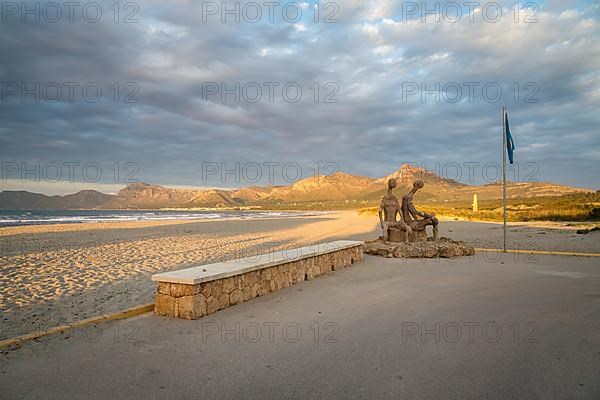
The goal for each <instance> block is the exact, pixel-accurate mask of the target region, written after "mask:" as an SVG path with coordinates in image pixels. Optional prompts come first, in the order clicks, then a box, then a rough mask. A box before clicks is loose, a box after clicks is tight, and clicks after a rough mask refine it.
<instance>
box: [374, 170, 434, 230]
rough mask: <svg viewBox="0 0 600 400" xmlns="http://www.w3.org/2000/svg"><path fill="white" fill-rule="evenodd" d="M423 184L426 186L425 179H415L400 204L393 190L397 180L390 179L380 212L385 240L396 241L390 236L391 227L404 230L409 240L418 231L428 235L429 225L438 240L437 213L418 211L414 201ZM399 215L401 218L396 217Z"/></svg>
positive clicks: (380, 221)
mask: <svg viewBox="0 0 600 400" xmlns="http://www.w3.org/2000/svg"><path fill="white" fill-rule="evenodd" d="M423 186H425V184H424V183H423V181H421V180H416V181H414V183H413V187H412V189H411V191H410V192H408V193H407V194H405V195H404V196H402V205H400V202H399V201H398V199H397V198H396V196H395V195H394V193H393V192H392V191H393V189H394V188H395V187H396V180H395V179H393V178H392V179H390V180H388V191H387V194H386V195H385V196H383V198H382V199H381V205H380V206H379V213H378V214H379V223H380V225H381V229H382V230H383V240H384V241H385V242H387V241H394V240H391V239H390V237H389V231H390V228H391V229H399V230H400V231H402V232H404V240H405V241H406V242H409V241H411V238H413V239H414V238H415V237H416V235H414V233H417V232H423V234H424V235H425V237H426V234H425V229H426V227H427V226H428V225H432V226H433V240H438V220H437V218H436V217H435V215H434V214H428V213H425V212H422V211H418V210H417V209H416V208H415V205H414V203H413V198H414V195H415V193H417V191H418V190H419V189H421V188H423ZM397 215H400V220H397V219H396V216H397Z"/></svg>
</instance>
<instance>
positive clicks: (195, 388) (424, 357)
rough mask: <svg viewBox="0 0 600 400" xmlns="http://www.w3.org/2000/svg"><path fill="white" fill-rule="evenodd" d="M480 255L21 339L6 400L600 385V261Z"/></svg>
mask: <svg viewBox="0 0 600 400" xmlns="http://www.w3.org/2000/svg"><path fill="white" fill-rule="evenodd" d="M486 257H487V258H484V257H483V255H477V256H475V257H474V258H463V259H460V260H427V261H421V260H411V261H407V260H398V259H383V258H376V257H370V256H368V257H366V259H365V261H363V262H361V263H357V264H355V265H354V266H352V267H351V268H347V269H344V270H341V271H337V272H335V273H334V274H332V275H329V276H325V277H321V278H318V279H316V280H313V281H309V282H304V283H301V284H299V285H296V286H293V287H291V288H288V289H285V290H282V291H280V292H277V293H273V294H270V295H268V296H265V297H262V298H258V299H255V300H252V301H250V302H248V303H243V304H241V305H238V306H235V307H231V308H228V309H226V310H224V311H220V312H218V313H216V314H213V315H210V316H208V317H205V318H202V319H200V320H196V321H183V320H173V319H166V318H160V317H157V316H154V315H152V314H147V315H143V316H140V317H137V318H132V319H129V320H123V321H119V322H112V323H106V324H101V325H98V326H97V327H94V326H92V327H88V328H87V329H86V330H84V331H81V330H79V331H76V332H74V333H70V334H68V338H66V337H64V335H63V337H52V338H50V339H45V340H44V342H43V343H29V344H26V345H24V346H23V347H22V348H20V349H16V350H11V351H8V352H7V353H5V354H0V388H1V389H0V399H11V400H16V399H42V398H43V399H47V400H50V399H80V398H85V399H102V400H109V399H111V400H112V399H144V400H146V399H178V400H179V399H281V398H288V399H290V398H292V399H311V398H323V399H334V398H340V399H342V398H343V399H361V398H365V399H399V398H403V399H461V400H463V399H481V398H486V399H508V398H510V399H566V398H570V399H598V398H600V265H599V263H598V259H597V258H586V257H567V256H545V255H535V256H532V257H531V256H530V257H529V258H527V259H525V257H524V256H523V255H515V254H510V255H506V256H504V259H503V261H502V262H503V263H501V262H500V261H499V260H494V259H493V257H494V256H493V255H486ZM516 258H517V259H516ZM48 340H49V342H48Z"/></svg>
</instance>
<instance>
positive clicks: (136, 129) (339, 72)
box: [0, 1, 600, 188]
mask: <svg viewBox="0 0 600 400" xmlns="http://www.w3.org/2000/svg"><path fill="white" fill-rule="evenodd" d="M218 3H220V2H218ZM81 4H85V3H83V2H82V3H81ZM99 4H101V6H102V9H103V11H104V14H103V17H102V18H101V20H100V21H98V22H97V23H89V22H86V21H85V20H83V19H82V18H81V16H80V15H79V14H76V16H77V18H76V20H75V21H74V22H73V23H71V22H68V21H60V22H58V23H44V22H42V23H33V22H31V21H29V22H27V23H22V22H20V21H19V20H18V17H17V18H16V17H9V18H8V19H7V22H3V23H2V24H1V25H0V29H1V32H2V34H1V35H0V50H1V53H2V55H3V57H2V58H1V59H0V78H1V80H2V82H3V83H7V82H8V83H10V82H16V83H19V84H20V83H25V84H26V85H28V86H27V87H29V88H30V87H33V85H34V83H35V82H40V83H41V84H42V85H44V83H47V82H58V83H62V82H79V83H81V86H83V85H84V84H85V83H87V82H96V83H97V84H98V85H99V86H100V87H101V88H102V90H103V95H102V97H101V98H100V100H99V101H98V102H96V103H92V102H89V101H86V100H85V99H84V98H82V96H81V92H80V91H79V93H78V92H77V90H76V92H75V93H76V98H75V101H73V102H69V101H59V102H57V103H50V102H48V101H44V100H43V99H42V101H40V102H39V103H36V102H35V101H33V100H32V96H29V97H27V98H26V99H25V101H24V102H22V101H21V99H20V97H19V95H16V96H12V97H10V98H9V99H8V100H7V101H4V102H2V103H1V104H0V118H1V120H2V126H1V127H0V160H2V161H16V162H19V163H21V162H26V163H34V162H41V163H44V162H46V163H47V162H53V161H54V162H63V161H78V162H81V163H85V162H88V161H93V162H99V163H102V165H110V164H111V163H113V162H119V163H121V164H123V163H126V162H129V161H132V162H135V163H136V164H137V165H139V168H140V170H139V172H138V174H137V178H139V179H141V180H145V181H148V182H152V183H162V184H173V185H202V186H207V185H214V186H240V185H244V184H245V182H237V181H234V180H229V181H225V182H222V181H221V180H220V179H216V180H211V181H202V180H201V179H200V174H201V169H202V163H203V162H216V163H222V162H224V163H227V164H228V165H229V166H232V165H233V164H234V163H236V162H239V163H242V164H243V163H247V162H253V161H254V162H258V163H262V162H269V161H274V162H279V163H281V164H285V163H289V162H297V163H299V164H301V165H302V166H303V167H304V170H303V172H305V175H306V174H310V173H312V171H311V170H309V168H308V167H307V166H309V165H311V164H313V163H315V162H318V163H322V164H324V163H329V162H332V163H335V164H337V165H338V166H339V168H340V169H341V170H342V171H346V172H350V173H354V174H360V175H369V176H382V175H385V174H387V173H389V172H391V171H392V170H394V169H396V168H398V166H399V164H400V163H401V162H403V161H408V162H414V163H417V164H421V163H425V166H426V167H429V168H431V169H433V168H435V163H440V165H444V164H445V163H450V162H456V163H459V164H462V163H463V162H471V161H472V162H479V163H480V164H481V165H483V164H485V163H487V162H498V161H500V157H501V155H500V151H499V150H500V149H499V141H500V139H501V136H500V129H501V127H500V118H499V114H500V107H501V105H503V104H506V105H508V107H509V111H510V117H511V122H512V129H513V134H514V136H515V140H516V141H517V152H516V158H517V160H518V161H519V162H520V163H522V164H525V163H527V162H533V163H536V165H537V166H538V167H539V172H538V173H537V175H536V178H537V179H539V180H544V181H559V182H561V183H565V184H571V185H580V186H586V187H592V188H593V187H596V186H597V183H598V181H597V176H598V174H599V173H600V171H599V167H598V165H599V161H600V135H599V132H598V128H597V127H598V126H600V115H598V112H597V110H598V109H600V107H599V106H600V77H599V75H598V71H599V70H600V44H599V43H600V41H599V40H598V39H599V27H598V7H597V6H595V5H593V4H587V3H581V2H574V3H573V4H569V5H567V6H564V7H562V8H561V7H560V6H558V5H557V4H556V3H554V2H550V3H545V4H541V8H540V11H539V13H538V14H537V15H536V17H537V18H538V19H539V22H538V23H535V24H523V23H515V22H514V21H513V19H512V15H511V14H507V17H506V18H503V19H502V20H501V21H499V22H497V23H490V22H486V21H484V20H483V19H482V18H481V14H480V11H478V10H476V11H475V15H474V17H476V18H475V22H474V23H471V22H469V21H468V18H467V17H466V16H465V17H464V18H463V19H461V20H460V21H459V22H458V23H453V24H451V23H444V22H443V21H442V22H441V23H434V22H431V21H430V22H428V23H421V22H420V20H418V19H416V20H415V19H413V20H409V21H407V22H403V21H402V18H401V15H400V14H401V11H402V8H401V3H398V2H393V1H373V2H369V1H366V2H365V1H345V2H339V3H338V4H339V12H338V14H337V18H338V19H339V23H334V24H324V23H314V22H313V21H312V20H311V18H312V14H310V13H309V12H308V10H307V9H306V8H305V9H304V10H305V14H304V15H305V16H304V18H303V19H302V20H301V21H299V22H298V23H295V24H293V23H289V22H286V21H284V20H282V19H281V17H280V16H278V17H277V22H276V23H269V22H268V21H267V20H266V19H263V20H262V21H260V22H258V23H247V22H241V23H232V22H230V23H221V22H220V21H219V18H218V16H217V17H213V18H209V19H208V22H207V23H204V22H203V19H202V5H201V3H200V2H195V3H194V2H170V3H167V4H165V3H163V2H154V1H144V2H137V4H138V5H139V11H138V12H137V13H136V15H135V16H134V17H135V18H137V19H138V20H139V22H137V23H130V24H124V23H122V22H119V23H115V22H114V21H113V14H112V12H111V11H110V9H109V7H110V5H111V4H112V2H106V3H105V2H101V3H99ZM123 4H124V3H123ZM123 4H120V6H121V7H123ZM503 4H504V3H503ZM510 5H512V3H511V4H509V3H508V2H507V3H506V4H505V6H507V7H508V6H510ZM304 7H306V6H304ZM505 12H506V13H510V12H511V11H509V10H508V8H506V9H505ZM478 13H479V14H478ZM126 14H127V13H126V12H125V11H124V10H121V14H120V16H119V18H120V19H121V20H122V19H123V18H124V15H126ZM276 15H277V14H276ZM115 82H117V83H118V86H119V95H120V98H119V101H118V102H115V101H114V98H113V95H114V91H113V90H111V89H110V88H111V87H112V85H114V83H115ZM129 82H133V83H134V85H135V88H136V89H137V90H136V91H135V93H134V91H133V90H132V87H128V88H125V85H126V84H127V83H129ZM209 82H215V83H218V84H220V83H222V82H226V84H227V87H228V88H232V87H234V84H235V82H240V83H241V85H242V86H243V85H244V84H246V83H249V82H257V83H258V84H259V85H261V86H262V84H263V83H264V82H278V83H280V86H279V87H278V88H276V90H275V98H274V101H273V102H269V101H268V99H267V98H268V93H267V89H266V88H265V87H264V86H263V95H262V98H261V100H260V101H258V102H256V103H252V102H249V101H244V99H243V98H242V99H241V101H240V102H235V101H234V100H233V96H229V97H227V99H226V101H225V102H222V101H221V99H220V97H219V95H212V96H211V95H208V94H207V83H209ZM289 82H297V83H298V84H299V85H300V87H301V88H302V90H303V94H302V99H301V100H300V101H299V102H297V103H291V102H287V101H285V100H284V99H283V97H282V93H281V87H282V86H283V85H284V84H286V83H289ZM314 82H318V83H319V101H318V102H315V101H314V100H313V95H314V91H313V90H311V89H310V87H311V85H312V84H313V83H314ZM328 82H334V83H335V85H336V86H335V88H337V91H336V92H335V95H334V96H333V98H334V99H337V100H338V102H337V103H324V102H323V100H324V96H325V95H327V94H328V93H329V94H331V93H333V91H332V90H331V87H330V88H329V89H330V90H327V89H326V88H325V87H324V85H325V84H326V83H328ZM452 82H455V83H456V84H458V85H459V86H462V85H463V84H464V83H465V82H477V83H478V85H479V86H477V88H476V89H475V92H474V97H473V99H469V98H468V95H469V94H468V89H467V88H466V87H464V86H462V90H463V93H462V96H461V97H460V99H459V101H457V102H455V103H453V102H449V101H446V100H445V97H443V96H446V93H441V94H438V97H440V101H439V102H437V101H436V98H435V96H434V95H428V96H426V98H425V101H422V100H421V93H420V90H419V92H418V93H417V94H415V95H412V96H408V97H407V98H403V91H405V90H406V88H407V86H406V85H407V84H409V85H410V84H413V83H416V84H417V85H420V84H425V85H426V87H427V88H428V89H434V88H435V84H436V83H439V84H440V87H443V86H444V85H446V84H448V83H452ZM490 83H493V84H497V85H499V86H500V87H501V88H502V91H503V93H502V94H503V96H502V98H501V99H499V100H498V102H492V101H490V100H489V99H487V100H486V98H484V94H483V93H482V90H481V89H482V87H483V86H484V85H485V84H490ZM515 84H516V86H515ZM81 86H80V87H81ZM515 88H518V90H519V98H518V99H517V100H515V98H514V95H515ZM128 94H129V95H130V96H131V97H132V98H133V99H134V100H136V101H137V102H133V103H129V102H124V96H126V95H128ZM454 95H455V94H454V93H449V94H447V97H453V96H454ZM527 95H529V96H530V97H529V100H531V99H534V100H537V102H531V103H528V102H524V100H525V99H526V96H527ZM277 183H286V182H285V181H284V180H281V179H278V181H277ZM478 183H481V174H479V179H478Z"/></svg>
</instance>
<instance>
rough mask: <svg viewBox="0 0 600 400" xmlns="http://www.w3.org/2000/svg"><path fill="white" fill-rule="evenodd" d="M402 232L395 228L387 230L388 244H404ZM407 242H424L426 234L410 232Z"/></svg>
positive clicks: (423, 232) (421, 231)
mask: <svg viewBox="0 0 600 400" xmlns="http://www.w3.org/2000/svg"><path fill="white" fill-rule="evenodd" d="M404 235H405V233H404V231H403V230H400V229H399V228H396V227H395V226H393V227H390V228H388V241H390V242H404ZM408 240H409V242H426V241H427V232H425V230H424V229H423V230H420V231H412V233H411V234H410V236H409V237H408Z"/></svg>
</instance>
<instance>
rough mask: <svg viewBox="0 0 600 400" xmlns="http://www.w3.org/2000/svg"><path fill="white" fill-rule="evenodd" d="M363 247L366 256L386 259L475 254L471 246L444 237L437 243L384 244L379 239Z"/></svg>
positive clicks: (368, 242)
mask: <svg viewBox="0 0 600 400" xmlns="http://www.w3.org/2000/svg"><path fill="white" fill-rule="evenodd" d="M421 232H422V231H421ZM402 234H404V232H402ZM363 246H364V252H365V253H366V254H370V255H374V256H380V257H387V258H392V257H395V258H435V257H441V258H451V257H461V256H472V255H473V254H475V249H474V248H473V246H468V245H467V244H465V243H464V242H460V241H456V240H452V239H449V238H445V237H443V238H440V240H437V241H433V240H429V241H419V242H412V243H405V242H400V243H394V242H384V241H383V240H382V239H381V238H379V239H377V240H371V241H367V242H365V244H364V245H363Z"/></svg>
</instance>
